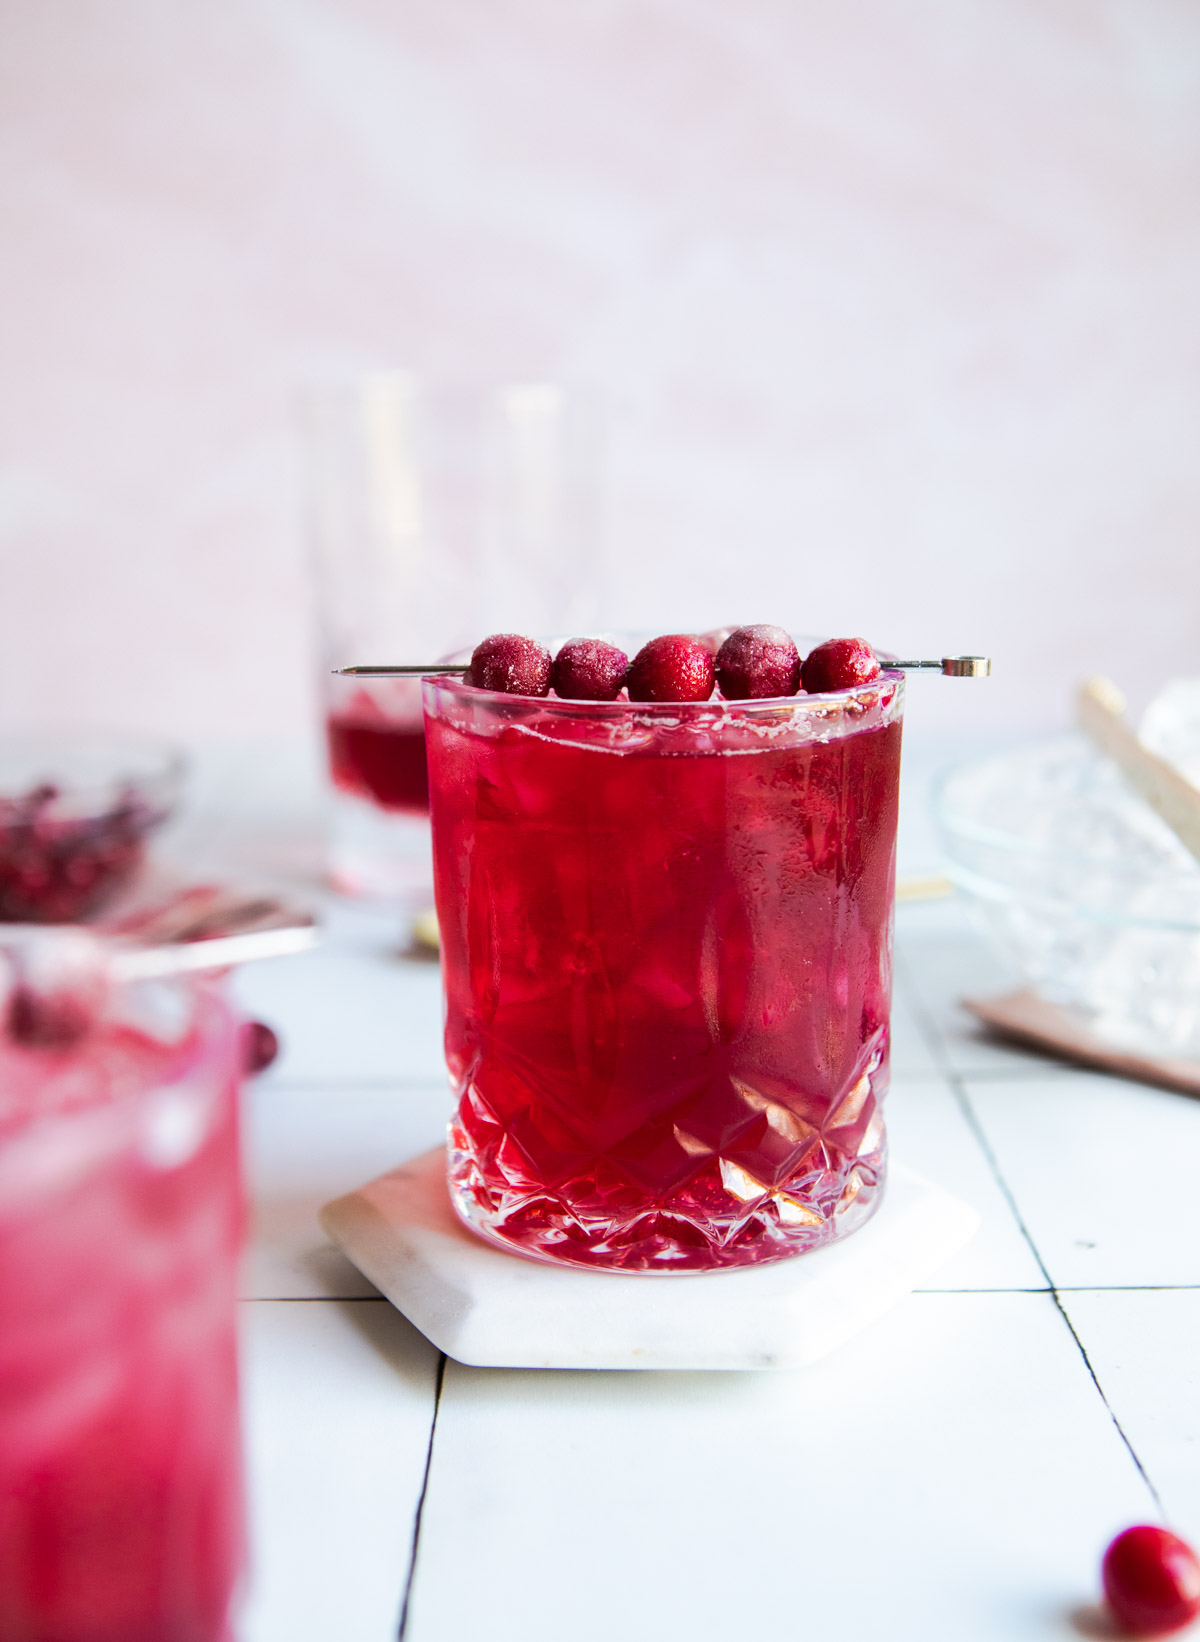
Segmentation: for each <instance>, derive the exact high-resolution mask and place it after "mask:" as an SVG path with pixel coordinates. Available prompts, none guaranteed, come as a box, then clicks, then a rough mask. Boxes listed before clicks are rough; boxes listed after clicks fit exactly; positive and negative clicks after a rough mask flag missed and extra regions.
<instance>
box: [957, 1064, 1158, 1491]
mask: <svg viewBox="0 0 1200 1642" xmlns="http://www.w3.org/2000/svg"><path fill="white" fill-rule="evenodd" d="M947 1075H948V1078H949V1082H950V1087H951V1088H952V1090H953V1091H954V1098H955V1100H956V1101H957V1102H958V1106H959V1110H960V1111H961V1112H962V1114H963V1117H964V1119H965V1120H966V1122H967V1124H968V1126H969V1127H970V1130H971V1133H972V1134H973V1135H974V1136H975V1140H976V1142H977V1144H978V1145H979V1147H980V1149H981V1151H982V1152H983V1155H984V1157H985V1158H986V1159H987V1163H988V1167H989V1169H991V1171H992V1177H993V1179H994V1180H995V1182H996V1185H997V1186H998V1187H999V1189H1000V1191H1001V1192H1002V1193H1003V1194H1004V1200H1005V1202H1006V1203H1007V1204H1008V1206H1009V1209H1010V1210H1011V1211H1012V1215H1013V1218H1014V1220H1015V1221H1016V1222H1017V1226H1018V1227H1019V1229H1020V1232H1021V1236H1022V1237H1023V1238H1024V1239H1025V1241H1026V1243H1027V1244H1028V1245H1029V1252H1030V1253H1031V1254H1032V1255H1033V1258H1034V1259H1035V1260H1036V1261H1037V1263H1038V1268H1039V1270H1040V1271H1041V1273H1042V1276H1043V1277H1044V1278H1045V1279H1046V1283H1047V1285H1048V1292H1049V1295H1050V1298H1051V1300H1053V1302H1054V1307H1055V1310H1056V1311H1057V1312H1058V1315H1059V1316H1060V1317H1061V1318H1062V1320H1063V1322H1064V1323H1065V1324H1066V1328H1067V1332H1068V1334H1070V1336H1071V1338H1072V1340H1074V1342H1075V1349H1076V1350H1077V1351H1078V1352H1079V1355H1080V1356H1081V1357H1082V1358H1083V1366H1084V1367H1085V1368H1086V1369H1087V1371H1088V1376H1089V1378H1090V1379H1091V1382H1092V1384H1093V1385H1094V1386H1095V1388H1096V1394H1097V1396H1098V1397H1099V1398H1100V1401H1101V1402H1102V1403H1103V1404H1104V1407H1105V1409H1106V1411H1107V1413H1108V1417H1109V1419H1110V1420H1111V1421H1112V1423H1113V1429H1114V1430H1115V1431H1116V1433H1117V1435H1118V1437H1120V1439H1121V1441H1122V1442H1123V1443H1124V1444H1125V1448H1126V1451H1127V1453H1128V1454H1129V1457H1130V1459H1131V1460H1132V1461H1133V1463H1134V1466H1135V1467H1136V1469H1137V1473H1138V1475H1139V1476H1140V1477H1141V1479H1142V1481H1143V1482H1144V1483H1145V1484H1146V1487H1147V1489H1148V1491H1149V1494H1150V1498H1151V1499H1152V1500H1153V1501H1154V1504H1155V1506H1156V1507H1157V1509H1158V1513H1159V1515H1160V1516H1162V1515H1163V1514H1164V1513H1163V1503H1162V1500H1161V1499H1160V1498H1159V1494H1158V1489H1157V1488H1156V1487H1155V1486H1154V1484H1153V1483H1152V1482H1151V1480H1150V1476H1149V1473H1148V1472H1147V1470H1146V1467H1145V1466H1144V1465H1143V1464H1142V1461H1141V1456H1140V1455H1139V1454H1138V1451H1137V1449H1136V1448H1135V1447H1134V1446H1133V1443H1132V1442H1131V1441H1130V1440H1129V1437H1128V1436H1127V1434H1126V1432H1125V1428H1124V1426H1123V1425H1122V1424H1121V1422H1120V1420H1119V1419H1118V1418H1117V1414H1116V1410H1115V1409H1114V1408H1113V1406H1112V1404H1111V1403H1110V1402H1109V1400H1108V1398H1107V1396H1105V1393H1104V1387H1103V1386H1102V1385H1101V1384H1100V1379H1099V1376H1098V1375H1097V1373H1096V1370H1095V1368H1094V1367H1093V1365H1092V1359H1091V1358H1090V1357H1089V1356H1088V1354H1087V1347H1086V1346H1085V1345H1084V1343H1083V1341H1082V1340H1081V1339H1080V1338H1079V1334H1078V1331H1077V1330H1076V1328H1075V1324H1074V1323H1073V1322H1072V1321H1071V1318H1070V1314H1069V1313H1068V1311H1067V1308H1066V1306H1065V1305H1064V1304H1063V1301H1062V1293H1060V1292H1059V1290H1058V1288H1057V1287H1056V1286H1055V1283H1054V1279H1053V1278H1052V1277H1051V1276H1050V1273H1049V1271H1048V1270H1047V1268H1046V1262H1045V1261H1044V1260H1043V1259H1042V1254H1041V1250H1040V1249H1039V1248H1038V1246H1037V1244H1036V1243H1035V1242H1034V1240H1033V1234H1032V1233H1031V1232H1030V1230H1029V1227H1028V1226H1027V1225H1026V1224H1025V1217H1024V1216H1023V1215H1022V1213H1021V1211H1020V1209H1019V1208H1018V1207H1017V1200H1016V1198H1015V1197H1014V1196H1013V1193H1012V1190H1011V1188H1010V1187H1009V1184H1008V1181H1007V1180H1006V1179H1005V1178H1004V1175H1003V1173H1002V1171H1001V1168H1000V1164H999V1161H998V1159H997V1157H996V1154H995V1152H993V1150H992V1148H991V1144H990V1142H989V1141H988V1138H987V1136H986V1134H985V1133H984V1129H983V1125H982V1123H980V1121H979V1117H978V1114H977V1113H976V1111H975V1108H974V1106H973V1105H972V1104H971V1097H970V1095H969V1093H968V1092H967V1089H966V1087H965V1085H964V1083H963V1081H962V1079H961V1078H960V1077H959V1076H958V1074H957V1073H953V1072H952V1073H949V1074H947ZM1062 1292H1063V1293H1075V1292H1078V1291H1076V1290H1063V1291H1062Z"/></svg>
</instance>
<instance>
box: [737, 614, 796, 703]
mask: <svg viewBox="0 0 1200 1642" xmlns="http://www.w3.org/2000/svg"><path fill="white" fill-rule="evenodd" d="M717 683H718V684H719V685H720V686H721V694H722V695H723V696H725V697H726V698H727V699H728V700H730V701H761V700H762V699H763V698H764V697H766V696H794V695H795V693H796V686H797V685H798V684H799V683H800V652H799V650H797V648H796V646H795V644H794V643H793V642H792V638H791V635H790V634H788V633H785V632H784V630H783V628H782V627H772V626H771V625H770V624H769V623H765V622H760V623H758V624H757V625H756V626H754V627H737V628H735V629H734V631H733V632H732V633H730V635H729V637H728V638H727V639H726V640H725V642H724V644H723V645H722V646H721V648H720V649H719V650H718V651H717Z"/></svg>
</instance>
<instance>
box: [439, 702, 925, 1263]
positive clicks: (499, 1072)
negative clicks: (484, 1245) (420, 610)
mask: <svg viewBox="0 0 1200 1642" xmlns="http://www.w3.org/2000/svg"><path fill="white" fill-rule="evenodd" d="M425 705H426V740H427V746H428V751H429V770H430V794H431V803H432V816H433V831H434V878H435V887H436V892H437V908H438V920H439V924H440V927H441V936H442V956H443V970H444V976H445V986H446V1008H447V1016H446V1054H447V1060H448V1064H449V1068H450V1072H451V1077H452V1080H453V1082H454V1085H455V1087H456V1089H457V1091H458V1096H459V1104H458V1111H457V1115H456V1118H455V1121H454V1123H453V1124H452V1126H451V1139H450V1185H451V1193H452V1196H453V1199H454V1202H455V1206H456V1208H457V1210H458V1212H459V1214H460V1215H461V1216H462V1217H463V1218H464V1219H465V1220H466V1221H467V1223H468V1224H469V1225H471V1226H472V1227H473V1228H474V1229H475V1230H476V1231H477V1232H479V1233H481V1234H482V1235H483V1236H485V1237H487V1238H490V1239H492V1240H494V1241H497V1242H499V1243H501V1244H503V1245H505V1246H508V1247H511V1248H515V1249H519V1250H521V1251H522V1252H523V1253H525V1254H529V1255H533V1256H535V1257H538V1258H542V1259H546V1260H553V1261H567V1262H570V1263H573V1264H578V1265H584V1266H589V1267H599V1268H609V1269H614V1270H620V1271H629V1272H685V1271H707V1270H712V1269H715V1268H718V1267H736V1266H743V1265H751V1264H755V1263H758V1262H761V1261H766V1260H775V1259H780V1258H782V1257H785V1256H788V1255H793V1254H798V1253H801V1252H803V1251H804V1250H806V1249H812V1248H816V1247H819V1246H820V1245H822V1244H825V1243H828V1242H831V1241H833V1240H834V1239H835V1238H838V1237H841V1236H843V1235H844V1234H846V1233H847V1232H849V1231H852V1230H853V1229H854V1228H855V1227H857V1226H859V1225H861V1224H862V1222H863V1221H864V1220H866V1219H867V1217H868V1216H869V1215H870V1214H871V1213H872V1211H873V1210H874V1208H875V1207H876V1206H877V1204H878V1201H879V1195H880V1192H881V1190H882V1186H883V1179H884V1169H885V1155H886V1153H885V1135H884V1125H883V1117H882V1111H881V1102H882V1098H883V1095H884V1092H885V1089H886V1086H887V1075H888V1016H889V1008H890V999H891V950H892V906H893V894H894V878H895V842H896V821H897V802H898V788H899V769H900V733H901V717H902V710H903V680H902V677H901V675H899V674H897V673H886V672H885V673H884V674H882V675H881V676H880V678H879V679H877V680H876V681H875V682H874V683H873V684H871V685H869V686H866V687H863V688H861V689H857V690H853V691H842V692H838V693H836V694H831V695H825V696H799V697H796V698H794V699H791V700H788V701H773V702H769V703H760V702H722V701H714V702H708V703H704V704H701V705H686V706H682V705H672V704H655V705H652V706H646V705H641V704H639V705H636V706H631V705H630V704H628V703H625V702H614V703H602V704H601V703H586V704H584V703H569V702H560V701H558V700H556V699H555V698H549V699H546V700H534V699H531V698H523V697H516V696H506V695H497V694H491V693H489V692H485V691H479V690H473V689H471V688H470V687H468V686H466V685H464V684H463V683H461V682H459V681H458V680H448V679H445V678H443V679H437V680H427V681H426V684H425Z"/></svg>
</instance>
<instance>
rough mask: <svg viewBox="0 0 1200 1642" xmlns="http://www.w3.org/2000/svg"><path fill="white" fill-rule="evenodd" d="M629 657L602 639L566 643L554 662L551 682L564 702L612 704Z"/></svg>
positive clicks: (622, 679) (623, 679) (622, 681)
mask: <svg viewBox="0 0 1200 1642" xmlns="http://www.w3.org/2000/svg"><path fill="white" fill-rule="evenodd" d="M628 671H629V657H628V656H627V655H626V654H625V652H624V650H618V649H617V647H616V645H615V644H606V643H605V642H604V640H603V639H568V640H567V642H566V643H565V644H564V645H563V647H562V649H561V650H560V651H559V652H558V654H557V655H556V656H555V658H554V665H553V667H552V668H551V670H550V682H551V684H552V685H553V686H554V689H555V692H556V693H557V694H558V695H560V696H562V697H563V698H564V699H565V700H567V701H615V700H616V699H617V697H618V696H619V695H620V693H621V688H622V686H623V685H624V683H625V675H626V673H627V672H628Z"/></svg>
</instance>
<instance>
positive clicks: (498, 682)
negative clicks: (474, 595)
mask: <svg viewBox="0 0 1200 1642" xmlns="http://www.w3.org/2000/svg"><path fill="white" fill-rule="evenodd" d="M550 666H551V662H550V652H549V650H547V649H546V647H545V645H544V644H539V643H538V642H537V640H536V639H527V638H525V637H524V635H523V634H521V633H490V634H489V635H488V637H487V638H486V639H481V640H480V641H479V643H478V644H477V645H476V646H475V648H474V650H473V651H472V652H471V667H470V671H469V672H468V673H467V677H466V682H467V683H468V684H473V685H474V686H475V687H476V689H478V690H499V691H500V692H501V693H502V694H503V695H507V696H544V695H548V694H549V693H550Z"/></svg>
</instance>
